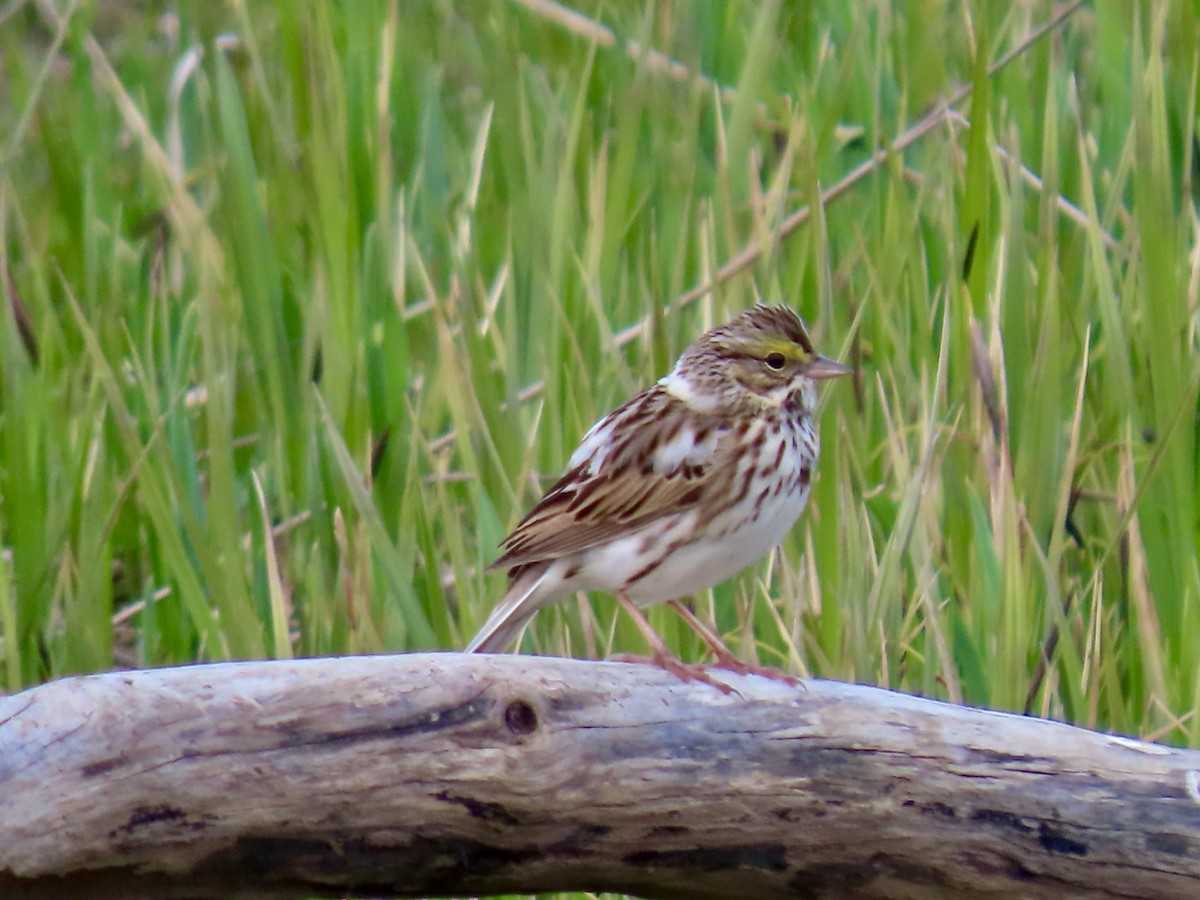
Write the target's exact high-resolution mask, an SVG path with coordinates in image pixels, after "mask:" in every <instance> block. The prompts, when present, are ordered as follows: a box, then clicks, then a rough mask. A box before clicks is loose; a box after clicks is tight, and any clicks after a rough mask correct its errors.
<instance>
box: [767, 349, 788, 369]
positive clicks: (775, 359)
mask: <svg viewBox="0 0 1200 900" xmlns="http://www.w3.org/2000/svg"><path fill="white" fill-rule="evenodd" d="M785 362H787V360H786V359H784V358H783V354H782V353H768V354H767V359H766V363H767V365H768V366H770V367H771V368H772V369H774V370H775V371H776V372H778V371H779V370H780V369H782V368H783V364H784V363H785Z"/></svg>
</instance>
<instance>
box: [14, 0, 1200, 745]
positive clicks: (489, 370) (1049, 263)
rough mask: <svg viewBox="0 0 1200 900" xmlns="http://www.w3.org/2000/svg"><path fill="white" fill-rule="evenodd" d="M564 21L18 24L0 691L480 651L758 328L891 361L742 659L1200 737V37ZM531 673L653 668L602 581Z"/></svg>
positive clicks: (718, 14)
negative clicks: (202, 670) (136, 674)
mask: <svg viewBox="0 0 1200 900" xmlns="http://www.w3.org/2000/svg"><path fill="white" fill-rule="evenodd" d="M576 8H577V10H578V11H579V12H582V13H584V14H586V15H587V16H589V17H591V18H592V19H593V21H594V22H595V23H598V24H603V25H604V26H605V27H607V28H610V29H611V30H612V33H613V34H615V35H616V38H617V43H616V46H613V47H609V46H604V45H602V44H597V43H595V42H593V41H592V40H590V39H588V38H587V37H584V36H581V35H580V34H579V33H577V32H576V31H573V30H572V28H569V27H567V26H565V25H564V24H562V23H561V22H557V21H554V20H553V19H551V18H550V17H549V16H548V15H547V14H546V13H545V12H544V11H539V10H537V9H533V8H530V7H529V6H527V5H525V4H522V3H519V2H512V0H510V2H500V0H496V2H492V3H486V4H485V3H477V2H474V0H460V2H451V0H441V2H438V0H425V2H423V0H405V2H391V3H388V2H370V3H363V2H355V3H344V4H326V3H299V2H298V3H284V4H261V3H258V4H241V3H229V4H213V3H208V2H179V3H173V4H167V3H146V4H122V3H99V4H94V3H83V4H69V3H63V2H59V3H50V2H40V3H26V4H21V3H8V4H4V5H3V6H2V7H0V17H2V19H0V229H2V240H0V269H2V270H3V271H2V272H0V286H2V287H3V288H4V290H5V292H6V297H7V300H8V302H6V303H4V304H3V310H2V311H0V323H2V324H0V547H2V548H3V557H2V562H0V566H2V568H3V572H2V574H3V577H0V636H2V638H0V639H2V643H0V685H2V686H3V688H5V689H7V690H18V689H20V688H22V687H24V686H27V685H30V684H33V683H36V682H39V681H42V680H45V679H48V678H53V677H56V676H60V675H64V674H67V673H72V672H87V671H95V670H102V669H107V668H110V667H113V666H150V665H161V664H169V663H179V662H187V661H192V660H215V659H227V658H245V657H270V656H274V657H282V656H289V655H313V654H340V653H367V652H377V651H401V650H409V649H420V648H434V647H438V648H454V647H459V646H461V645H462V644H463V642H464V641H465V640H466V639H467V638H469V637H470V635H471V634H472V633H473V631H474V629H475V628H476V627H477V626H478V625H479V624H480V623H481V622H482V620H483V618H484V617H485V616H486V614H487V611H488V610H489V609H490V607H491V605H492V604H493V603H494V602H495V601H496V600H497V599H498V598H499V596H500V594H501V592H502V588H503V578H502V576H499V575H491V574H488V575H485V574H483V571H482V570H483V566H484V565H485V564H486V563H487V562H488V561H490V559H491V558H492V557H493V555H494V552H495V549H494V548H495V547H496V544H497V543H498V541H499V540H500V538H501V537H503V535H504V533H505V532H506V529H507V528H509V527H511V526H512V525H513V524H514V523H515V521H516V520H517V519H518V518H519V516H520V515H521V514H522V512H523V511H524V510H525V509H526V508H527V507H528V506H529V505H530V504H531V503H532V502H533V501H534V500H535V499H536V497H537V496H538V495H539V490H540V488H541V487H543V486H545V485H546V484H547V483H548V482H547V479H551V478H554V477H556V476H557V474H558V473H559V471H561V467H562V465H563V463H564V462H565V460H566V458H567V456H568V455H569V454H570V452H571V450H572V449H573V448H574V446H575V443H576V442H577V441H578V439H579V437H580V436H581V435H582V433H583V431H584V430H585V429H586V428H587V427H588V426H589V425H590V424H591V423H592V422H593V421H594V420H595V419H596V418H598V417H599V416H600V415H602V414H603V413H604V412H606V411H607V410H609V409H611V408H612V407H613V406H615V405H616V404H618V403H619V402H621V401H622V400H624V399H625V398H626V397H628V396H630V395H631V394H632V393H634V392H636V391H637V390H639V389H640V388H641V387H643V386H644V385H646V384H648V383H649V382H650V381H652V380H653V379H654V378H656V377H657V376H658V375H660V374H662V373H663V372H664V371H666V370H667V369H668V368H669V366H670V365H671V362H672V360H673V359H674V357H675V355H676V354H677V353H678V352H679V351H680V350H682V348H683V347H684V346H686V344H687V343H688V342H689V341H690V340H691V339H692V338H693V337H695V336H696V335H697V334H698V333H699V332H700V331H702V330H703V329H704V328H706V327H708V326H710V325H712V324H715V323H717V322H720V321H722V320H724V319H725V318H726V317H728V316H730V315H731V314H733V313H735V312H737V311H740V310H742V309H744V308H745V307H746V306H748V305H749V304H751V303H753V302H754V301H755V300H756V299H759V298H763V299H767V300H782V301H785V302H787V303H790V304H791V305H792V306H794V307H795V308H797V309H798V310H799V311H800V312H801V313H802V314H803V315H805V316H806V317H807V318H808V319H809V321H810V323H811V324H812V326H813V330H814V335H815V337H816V339H817V342H818V345H819V346H820V347H821V348H822V349H824V350H825V351H826V352H827V353H830V354H832V355H835V356H838V357H839V358H844V359H847V360H849V361H852V362H853V363H854V364H855V365H856V366H857V367H858V371H857V374H856V376H855V379H854V382H853V383H850V382H848V381H847V382H837V383H834V384H832V385H830V386H829V387H828V388H827V389H826V390H825V392H824V393H825V400H826V402H825V406H824V410H823V414H822V437H823V442H824V446H823V449H824V453H823V457H822V460H821V464H820V467H819V478H818V479H817V483H816V486H815V490H814V494H813V499H812V501H811V502H810V506H809V510H808V511H807V512H806V514H805V516H804V517H803V518H802V520H801V523H800V525H798V526H797V528H796V529H795V530H794V531H793V533H792V534H791V535H789V537H788V538H787V540H786V541H785V542H784V544H783V546H782V549H781V551H780V552H779V553H777V554H775V555H774V556H773V557H772V559H771V560H770V561H769V562H766V563H763V564H761V565H759V566H757V567H755V568H753V569H751V570H750V571H748V572H747V573H746V574H744V575H743V576H741V577H740V578H738V579H735V580H734V581H731V582H730V583H728V584H725V585H721V586H719V587H717V588H716V589H715V590H713V591H711V592H709V593H707V594H705V595H703V596H700V597H698V598H696V601H697V604H698V607H699V609H700V611H701V612H702V614H704V615H707V616H709V617H710V618H713V617H715V620H716V621H717V623H718V625H719V627H720V629H721V630H722V631H723V632H724V633H725V634H726V635H727V636H728V637H729V639H730V642H731V646H733V647H735V648H736V649H738V650H739V652H741V653H742V654H743V655H745V656H747V657H750V658H757V659H759V660H760V661H762V662H765V663H769V664H774V665H780V666H783V667H786V668H788V669H790V670H792V671H796V672H800V673H805V674H812V675H816V676H822V677H830V678H838V679H850V680H855V681H862V682H869V683H874V684H880V685H886V686H889V687H893V688H898V689H901V690H905V691H912V692H917V693H921V694H927V695H932V696H938V697H945V698H949V699H952V700H955V701H963V702H967V703H971V704H979V705H985V706H990V707H994V708H999V709H1011V710H1022V709H1029V710H1031V711H1033V712H1035V713H1037V714H1041V715H1048V716H1052V717H1056V718H1061V719H1064V720H1067V721H1071V722H1075V723H1079V724H1083V725H1088V726H1092V727H1098V728H1103V729H1113V730H1116V731H1120V732H1125V733H1130V734H1136V735H1142V736H1149V737H1152V738H1155V739H1159V740H1167V741H1171V742H1176V743H1190V744H1192V745H1197V744H1200V740H1198V738H1200V721H1198V720H1197V717H1196V716H1195V711H1196V709H1197V703H1198V701H1200V642H1197V640H1196V635H1197V634H1198V633H1200V607H1198V603H1200V572H1198V568H1197V562H1196V556H1197V552H1196V551H1197V527H1198V525H1200V517H1198V511H1197V470H1198V465H1200V460H1198V458H1197V439H1196V429H1197V412H1196V409H1197V384H1198V378H1200V364H1198V361H1197V356H1196V344H1197V335H1196V323H1197V317H1196V313H1197V300H1196V297H1197V290H1198V281H1200V251H1198V250H1197V246H1198V244H1197V217H1196V214H1195V197H1196V194H1195V192H1196V186H1195V174H1196V172H1197V168H1196V159H1195V146H1196V145H1195V138H1194V128H1195V122H1196V116H1197V82H1198V80H1200V51H1198V47H1200V44H1198V42H1197V37H1198V33H1200V32H1198V23H1197V19H1196V10H1195V8H1194V7H1193V6H1192V5H1191V4H1187V3H1182V2H1179V3H1150V2H1146V3H1129V2H1126V0H1096V2H1094V3H1088V4H1086V5H1082V6H1081V8H1078V9H1076V10H1075V11H1073V12H1072V13H1071V14H1070V15H1069V16H1068V17H1067V18H1066V19H1065V21H1064V22H1063V23H1062V24H1061V26H1060V27H1058V28H1056V29H1054V30H1052V31H1050V32H1049V33H1046V34H1043V35H1041V36H1038V35H1036V34H1035V30H1036V29H1037V28H1039V26H1041V25H1042V24H1043V23H1045V22H1047V21H1048V20H1049V19H1050V17H1051V16H1052V15H1053V14H1054V13H1055V12H1056V11H1058V7H1057V6H1055V5H1052V4H1049V3H1038V2H1030V3H1018V4H1008V3H991V4H987V3H983V4H977V3H972V4H962V3H946V2H936V0H922V2H911V3H907V4H904V5H903V6H902V7H893V5H891V4H887V3H854V4H847V3H842V2H832V0H831V2H814V3H783V2H763V3H758V2H753V3H752V2H736V0H729V2H707V3H678V4H672V3H658V2H643V3H635V2H591V0H590V2H578V3H577V4H576ZM634 46H649V47H653V48H656V49H658V50H661V51H662V52H663V53H665V54H667V55H668V56H670V57H671V58H673V59H675V60H677V61H679V62H680V63H681V64H682V66H683V70H684V71H685V73H686V77H683V78H680V77H674V76H673V75H672V74H670V73H669V72H666V71H663V70H662V69H661V68H660V67H657V66H655V65H653V64H652V63H651V62H650V61H648V60H647V59H646V58H645V57H644V56H643V57H636V54H634V55H632V56H631V53H630V50H631V48H633V47H634ZM1006 54H1015V56H1014V57H1013V59H1012V60H1011V61H1010V62H1009V63H1008V64H1007V65H1005V66H1004V67H1003V68H1000V69H999V70H998V71H994V72H990V71H989V65H990V64H992V63H995V62H997V61H998V60H1001V59H1003V58H1004V57H1005V56H1006ZM700 75H703V76H705V79H699V78H698V77H697V76H700ZM963 88H970V89H972V93H971V95H970V96H969V97H966V98H965V99H964V100H963V101H962V102H960V103H958V104H957V106H956V107H954V110H955V113H954V114H953V115H950V114H946V115H940V116H939V117H938V119H937V124H936V127H934V128H932V129H931V130H929V131H928V133H925V134H923V135H921V136H920V137H919V138H918V139H916V140H914V141H913V142H912V143H911V145H910V146H909V147H908V148H907V149H906V150H905V151H904V152H903V153H900V154H894V155H892V156H890V157H889V158H887V159H886V160H881V161H879V163H878V165H876V166H874V167H873V168H872V170H871V171H870V172H869V173H868V174H867V175H866V176H865V177H862V178H860V179H858V180H856V181H854V182H853V184H851V185H849V186H848V189H847V190H845V191H843V192H840V193H839V194H838V195H837V196H836V198H834V199H831V200H829V202H828V203H827V204H825V205H824V206H821V205H820V204H815V203H814V201H816V199H817V198H818V196H819V192H820V191H821V190H822V189H828V188H830V187H832V186H834V185H835V184H837V183H838V181H839V179H842V178H843V177H844V176H846V175H847V173H850V172H851V171H853V170H854V169H855V167H856V166H859V165H860V164H862V163H864V162H867V161H869V160H871V158H872V151H873V149H875V148H880V147H883V146H886V145H888V144H890V143H891V142H892V140H893V139H894V138H895V137H896V136H897V135H900V134H903V133H904V132H905V131H906V129H908V128H909V127H910V126H912V125H913V124H914V123H917V122H918V121H919V120H921V119H922V117H923V116H925V115H926V113H928V112H929V111H930V110H936V108H937V106H938V104H939V102H940V101H942V100H945V99H947V98H950V97H953V96H956V92H960V91H961V89H963ZM806 206H811V207H812V208H813V209H814V210H815V213H814V214H813V215H811V216H810V217H809V218H808V219H807V221H805V222H804V223H803V224H801V225H800V227H798V228H790V227H785V223H787V222H788V218H789V216H792V215H793V214H795V213H796V212H797V211H798V210H801V209H802V208H804V207H806ZM748 246H760V247H763V248H765V249H764V250H763V252H762V253H760V254H759V255H758V256H757V257H756V258H755V259H754V260H753V261H752V263H751V264H750V265H748V266H747V267H745V268H744V270H743V271H741V272H739V273H738V274H736V275H733V276H731V277H727V278H723V279H722V280H721V283H720V284H719V285H718V286H717V287H716V288H715V289H714V290H712V291H710V292H707V293H703V294H702V296H700V297H698V298H695V299H691V300H689V301H688V302H685V303H679V302H677V301H678V299H679V298H681V297H684V296H685V295H688V294H689V292H690V291H692V289H693V288H695V287H697V286H701V285H704V284H705V283H707V282H709V281H710V280H711V279H712V278H713V277H714V275H715V274H716V273H717V271H718V270H719V269H720V267H721V266H722V265H723V264H725V263H727V262H728V261H729V260H731V259H733V258H735V257H736V256H737V255H738V254H739V253H740V252H741V251H742V250H743V249H744V248H746V247H748ZM651 618H652V620H653V621H655V622H656V624H657V625H659V626H661V629H662V631H663V633H664V634H665V635H666V636H667V638H668V641H669V643H671V644H672V645H673V646H674V647H675V648H677V649H678V650H679V652H680V653H681V654H682V655H684V656H685V657H690V658H700V657H701V656H702V647H700V646H699V645H698V642H697V641H696V640H695V639H694V637H692V636H691V635H690V634H688V633H686V632H685V631H683V630H681V629H680V627H679V626H678V625H677V623H676V622H675V620H674V617H673V616H672V615H671V614H670V612H669V611H666V610H661V609H659V610H654V611H652V613H651ZM524 648H525V649H526V650H527V651H534V652H541V653H569V654H574V655H591V654H595V655H600V654H607V653H609V652H610V651H612V650H625V651H633V652H637V651H639V650H642V649H644V648H643V646H642V645H641V643H640V642H639V639H638V636H637V633H636V631H635V630H634V628H633V627H632V625H631V624H630V623H628V622H627V621H625V620H624V619H623V618H621V617H618V616H616V615H615V613H614V604H613V603H612V602H611V600H610V599H608V598H605V597H594V598H591V600H590V602H589V601H585V600H580V601H567V602H565V603H563V604H560V606H559V607H558V608H555V609H553V610H548V611H546V612H544V613H542V614H541V615H539V617H538V619H537V620H536V623H535V625H534V627H533V628H532V629H531V630H530V632H529V634H528V636H527V637H526V640H525V644H524Z"/></svg>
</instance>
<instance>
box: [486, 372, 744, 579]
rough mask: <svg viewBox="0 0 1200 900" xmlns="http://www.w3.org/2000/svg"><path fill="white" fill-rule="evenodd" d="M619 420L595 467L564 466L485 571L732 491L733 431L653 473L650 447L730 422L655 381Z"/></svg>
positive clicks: (614, 533)
mask: <svg viewBox="0 0 1200 900" xmlns="http://www.w3.org/2000/svg"><path fill="white" fill-rule="evenodd" d="M611 418H613V419H618V420H620V421H619V422H618V424H617V428H616V444H615V446H613V448H612V449H611V450H610V451H609V453H608V455H607V456H606V457H605V459H604V463H603V465H602V466H601V468H600V470H599V471H598V472H595V473H593V474H588V471H587V468H588V464H589V462H590V460H584V462H583V463H582V464H581V465H579V466H577V467H575V468H573V469H571V470H570V471H568V472H567V473H566V474H565V475H563V477H562V478H561V479H559V481H558V483H557V484H555V485H554V487H552V488H551V489H550V490H549V491H547V492H546V495H545V496H544V497H542V499H541V500H539V501H538V503H537V505H536V506H534V508H533V509H532V510H530V511H529V514H528V515H527V516H525V518H524V519H523V520H522V521H521V524H519V525H518V526H517V527H516V528H515V529H514V530H513V533H512V534H510V535H509V536H508V537H507V538H505V539H504V542H503V543H502V544H501V545H500V546H501V549H503V550H504V551H505V552H504V555H503V556H501V557H500V558H499V559H497V560H496V561H495V562H494V563H492V564H491V566H489V567H488V568H490V569H502V568H511V567H513V566H520V565H526V564H528V563H533V562H539V561H543V560H549V559H557V558H559V557H562V556H566V555H567V554H569V553H576V552H578V551H580V550H586V549H588V548H590V547H596V546H598V545H600V544H604V543H607V542H608V541H611V540H613V539H615V538H618V537H620V536H622V535H624V534H627V533H629V532H631V531H634V530H635V529H637V528H640V527H641V526H643V525H645V524H647V523H649V522H653V521H654V520H655V519H659V518H661V517H663V516H666V515H670V514H671V513H677V512H682V511H684V510H688V509H691V508H692V507H694V506H698V505H700V504H701V503H704V502H705V501H706V500H707V498H709V497H710V496H712V495H713V494H714V493H717V494H723V493H727V492H728V491H729V490H730V484H729V482H730V481H731V479H732V478H733V476H734V474H735V473H736V470H737V464H736V461H735V459H734V453H733V443H734V439H733V436H732V434H731V433H728V432H726V433H725V434H722V435H721V436H720V437H719V438H718V440H717V442H716V446H715V449H714V451H713V452H712V453H711V454H710V455H709V457H708V458H707V459H703V460H696V459H692V460H690V461H688V462H687V463H683V462H681V463H680V465H678V466H676V467H675V469H674V470H673V471H671V472H667V473H663V472H655V471H653V470H652V468H651V465H652V460H653V458H654V454H655V451H657V450H658V448H659V447H660V446H662V445H663V444H664V443H666V442H667V441H669V440H670V439H671V438H672V437H673V436H674V435H676V434H677V433H678V430H679V429H680V428H682V427H683V426H684V425H685V423H686V424H687V425H689V426H691V427H692V428H694V429H695V430H696V431H697V432H700V431H710V432H711V431H718V432H719V431H721V430H723V429H726V428H727V427H728V421H727V420H726V419H724V418H722V417H718V416H705V415H700V414H698V413H696V412H694V411H693V410H690V409H688V408H687V406H686V405H685V404H684V403H683V402H682V401H681V400H679V399H678V398H676V397H674V396H673V395H671V394H669V393H667V392H666V391H665V390H663V389H662V388H661V387H659V386H658V385H655V386H654V387H652V388H651V389H650V390H648V391H646V392H645V393H643V394H639V395H638V396H637V397H634V398H633V399H632V400H630V401H629V402H628V403H626V404H625V406H623V407H621V408H620V409H617V410H616V411H615V412H613V413H612V414H611Z"/></svg>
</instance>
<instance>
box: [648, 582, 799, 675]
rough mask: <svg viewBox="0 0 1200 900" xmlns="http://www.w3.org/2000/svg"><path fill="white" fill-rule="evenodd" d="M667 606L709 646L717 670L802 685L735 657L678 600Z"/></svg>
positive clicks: (719, 639)
mask: <svg viewBox="0 0 1200 900" xmlns="http://www.w3.org/2000/svg"><path fill="white" fill-rule="evenodd" d="M667 604H668V605H669V606H670V607H671V609H673V610H675V612H676V613H677V614H678V615H679V618H681V619H683V621H684V622H686V623H687V625H688V627H689V628H691V629H692V631H694V632H696V634H697V635H699V637H700V640H702V641H704V643H705V644H706V645H708V649H709V650H711V651H712V653H713V656H715V657H716V658H717V668H719V669H728V670H729V671H731V672H736V673H737V674H739V675H761V676H763V677H764V678H773V679H774V680H776V681H786V682H787V683H788V684H792V685H797V684H800V679H798V678H794V677H792V676H791V675H788V674H786V673H784V672H780V671H779V670H778V669H771V668H767V667H766V666H754V665H751V664H750V663H747V662H742V660H740V659H738V658H737V657H736V656H734V655H733V651H732V650H730V649H729V647H728V646H726V644H725V642H724V641H723V640H721V638H720V637H718V636H717V634H716V633H715V632H714V631H713V630H712V629H711V628H709V627H708V626H707V625H705V624H704V623H703V622H701V621H700V619H699V618H697V616H696V614H695V613H694V612H692V611H691V610H690V609H688V608H687V607H686V606H684V605H683V604H682V603H680V602H679V601H678V600H668V601H667Z"/></svg>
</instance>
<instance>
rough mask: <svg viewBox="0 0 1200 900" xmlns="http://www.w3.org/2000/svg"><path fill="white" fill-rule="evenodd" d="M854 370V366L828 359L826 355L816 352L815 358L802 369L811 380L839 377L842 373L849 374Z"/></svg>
mask: <svg viewBox="0 0 1200 900" xmlns="http://www.w3.org/2000/svg"><path fill="white" fill-rule="evenodd" d="M853 371H854V366H848V365H846V364H845V363H840V362H838V361H837V360H836V359H830V358H829V357H828V356H821V355H819V354H818V356H817V358H816V359H814V360H813V361H812V362H810V363H809V364H808V368H807V369H805V370H804V374H805V375H807V376H808V377H809V378H811V379H812V380H813V381H825V380H826V379H827V378H840V377H841V376H842V375H849V374H850V373H851V372H853Z"/></svg>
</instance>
